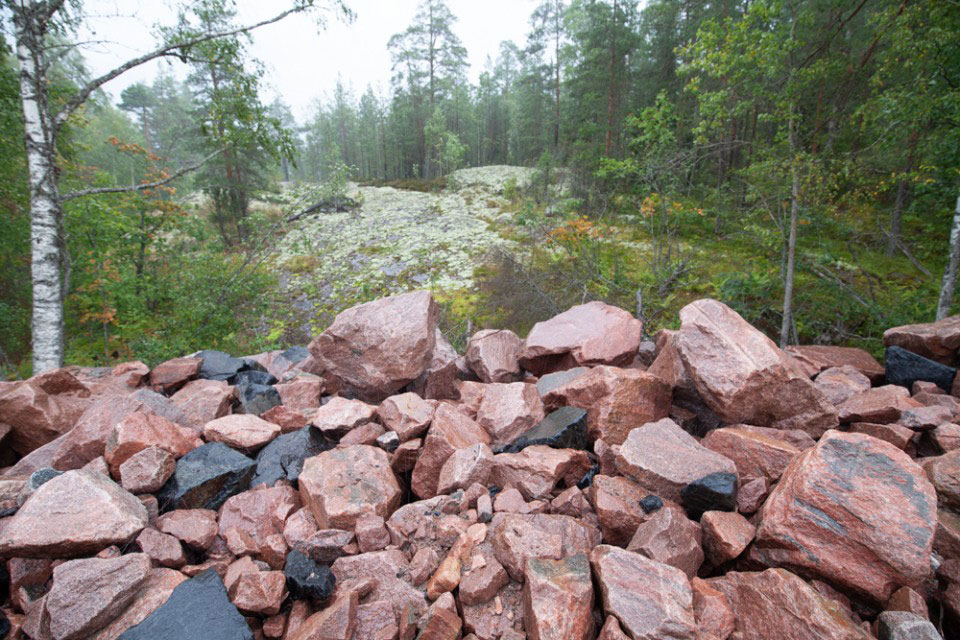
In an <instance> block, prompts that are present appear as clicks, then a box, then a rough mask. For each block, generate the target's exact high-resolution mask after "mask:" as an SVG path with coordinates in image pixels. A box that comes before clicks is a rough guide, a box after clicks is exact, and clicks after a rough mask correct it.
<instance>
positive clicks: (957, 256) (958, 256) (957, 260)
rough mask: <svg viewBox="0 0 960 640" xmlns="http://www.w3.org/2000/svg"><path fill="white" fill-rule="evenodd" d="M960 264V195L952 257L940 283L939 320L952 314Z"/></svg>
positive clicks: (955, 217)
mask: <svg viewBox="0 0 960 640" xmlns="http://www.w3.org/2000/svg"><path fill="white" fill-rule="evenodd" d="M958 266H960V196H958V197H957V208H956V211H955V212H954V214H953V225H951V227H950V257H949V259H948V260H947V267H946V269H944V271H943V283H942V284H941V285H940V300H939V301H938V303H937V320H943V319H944V318H946V317H947V316H948V315H950V305H951V304H953V291H954V289H956V286H957V267H958Z"/></svg>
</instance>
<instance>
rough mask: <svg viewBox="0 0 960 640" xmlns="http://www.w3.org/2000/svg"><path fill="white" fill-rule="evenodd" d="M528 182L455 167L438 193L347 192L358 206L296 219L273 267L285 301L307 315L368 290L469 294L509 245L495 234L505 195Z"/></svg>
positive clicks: (515, 172) (493, 169)
mask: <svg viewBox="0 0 960 640" xmlns="http://www.w3.org/2000/svg"><path fill="white" fill-rule="evenodd" d="M532 174H533V170H532V169H527V168H523V167H509V166H490V167H478V168H472V169H462V170H460V171H457V172H455V173H453V174H451V175H450V176H449V178H448V180H447V185H448V186H447V188H446V189H444V190H443V191H442V192H439V193H422V192H418V191H407V190H402V189H394V188H391V187H358V186H356V185H352V186H351V189H350V196H351V197H352V198H354V199H356V200H357V201H358V202H360V207H359V208H357V209H354V210H350V211H345V212H341V213H320V214H317V215H312V216H309V217H306V218H304V219H303V220H301V221H299V222H298V223H297V224H296V225H295V226H294V228H292V229H291V230H290V231H289V232H288V233H287V234H286V235H285V237H284V238H283V240H282V241H281V243H280V245H279V247H278V250H277V253H276V255H275V257H274V260H273V263H274V265H275V266H276V268H277V269H278V270H279V272H280V273H281V282H282V285H283V286H284V287H285V288H286V290H287V293H288V295H289V296H290V297H291V298H292V299H293V300H295V301H297V302H296V304H297V305H298V306H299V307H300V308H301V309H302V310H303V311H306V312H309V314H310V315H311V316H316V315H317V314H323V313H329V312H330V311H331V310H335V311H339V310H340V309H343V308H345V307H347V306H349V305H350V304H352V303H353V302H354V301H356V300H357V299H358V298H363V297H364V296H365V294H366V292H377V293H383V294H393V293H399V292H402V291H409V290H411V289H416V288H429V289H431V290H435V291H436V290H460V289H469V288H471V287H472V285H473V272H474V269H475V267H477V266H478V265H479V264H480V263H481V262H482V260H483V258H484V257H485V256H486V255H487V254H488V253H489V252H490V251H491V250H494V249H506V250H509V249H510V247H511V246H512V243H511V242H510V241H509V240H507V239H505V238H504V237H502V236H501V235H500V234H499V233H498V232H497V231H496V228H497V227H498V226H505V225H506V224H508V223H509V222H510V216H509V214H505V213H503V211H502V207H503V206H504V205H505V203H506V201H505V199H504V190H505V188H506V187H507V185H508V184H510V183H512V184H513V185H515V186H518V187H521V188H522V187H523V186H524V185H526V184H527V183H528V182H529V180H530V177H531V176H532Z"/></svg>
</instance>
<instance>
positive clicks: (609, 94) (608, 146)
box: [604, 0, 617, 156]
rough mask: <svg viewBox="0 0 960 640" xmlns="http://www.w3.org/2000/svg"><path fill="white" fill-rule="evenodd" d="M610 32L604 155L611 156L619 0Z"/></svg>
mask: <svg viewBox="0 0 960 640" xmlns="http://www.w3.org/2000/svg"><path fill="white" fill-rule="evenodd" d="M612 27H613V28H612V29H611V32H610V88H609V91H608V92H607V142H606V145H605V153H604V155H606V156H609V155H610V151H611V150H612V148H613V104H614V101H613V92H614V86H615V72H616V60H617V44H616V43H617V37H616V33H617V31H616V30H617V0H613V21H612Z"/></svg>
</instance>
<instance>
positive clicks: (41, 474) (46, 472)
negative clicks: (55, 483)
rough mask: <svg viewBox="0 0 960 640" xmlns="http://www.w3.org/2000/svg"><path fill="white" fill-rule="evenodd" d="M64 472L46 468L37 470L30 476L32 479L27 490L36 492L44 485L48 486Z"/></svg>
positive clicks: (28, 481)
mask: <svg viewBox="0 0 960 640" xmlns="http://www.w3.org/2000/svg"><path fill="white" fill-rule="evenodd" d="M62 475H63V471H57V470H56V469H51V468H49V467H46V468H44V469H37V470H36V471H34V472H33V473H31V474H30V479H29V480H27V488H28V489H29V490H30V491H36V490H37V489H39V488H40V487H42V486H43V485H45V484H47V483H48V482H50V481H51V480H53V479H54V478H56V477H57V476H62Z"/></svg>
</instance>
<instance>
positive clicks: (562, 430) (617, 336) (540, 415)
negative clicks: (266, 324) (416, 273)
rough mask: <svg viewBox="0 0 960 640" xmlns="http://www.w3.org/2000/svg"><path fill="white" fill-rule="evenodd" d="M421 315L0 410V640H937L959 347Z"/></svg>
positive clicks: (955, 605) (409, 308)
mask: <svg viewBox="0 0 960 640" xmlns="http://www.w3.org/2000/svg"><path fill="white" fill-rule="evenodd" d="M438 315H439V312H438V308H437V305H436V303H435V302H434V300H433V298H432V297H431V295H430V294H429V293H427V292H415V293H410V294H404V295H398V296H393V297H391V298H386V299H383V300H378V301H375V302H370V303H367V304H363V305H360V306H357V307H354V308H352V309H349V310H347V311H345V312H343V313H342V314H340V315H339V316H338V317H337V318H336V320H335V321H334V322H333V324H332V325H331V326H330V327H329V328H328V329H327V330H326V331H325V332H324V333H323V334H321V335H320V336H318V337H317V339H315V340H314V341H313V342H312V343H311V344H310V345H309V346H308V347H294V348H291V349H287V350H285V351H273V352H268V353H262V354H257V355H254V356H248V357H234V356H231V355H229V354H225V353H221V352H216V351H201V352H198V353H195V354H189V355H187V356H184V357H182V358H177V359H175V360H170V361H168V362H164V363H161V364H159V365H157V366H156V367H155V368H153V369H152V370H151V369H149V368H148V367H147V366H146V365H144V364H143V363H139V362H133V363H125V364H121V365H118V366H116V367H113V368H111V369H84V368H78V367H67V368H64V369H59V370H56V371H50V372H44V373H42V374H40V375H37V376H34V377H33V378H31V379H29V380H24V381H17V382H2V383H0V452H2V455H0V464H3V465H7V466H5V467H3V468H2V469H0V638H7V639H11V640H13V639H22V638H31V639H34V640H80V639H81V638H95V639H98V640H116V639H117V638H123V639H125V640H131V639H134V638H137V639H139V638H144V639H146V638H150V639H166V638H170V639H173V638H176V639H178V640H183V639H187V640H191V639H194V638H195V639H200V638H203V639H211V638H212V639H214V640H218V639H220V638H223V639H224V640H226V639H228V638H229V639H251V640H252V639H254V638H257V639H286V640H334V639H336V640H413V639H414V638H417V639H420V640H458V639H465V640H521V639H524V638H526V639H528V640H597V639H600V640H622V639H627V640H661V639H670V640H726V639H727V638H730V639H734V640H766V639H780V638H787V639H790V640H807V639H809V640H821V639H827V640H840V639H844V640H847V639H850V640H861V639H862V640H866V639H869V638H879V639H881V640H891V639H894V638H897V639H899V638H922V639H926V638H941V637H946V638H955V637H958V636H957V633H958V630H960V382H958V381H957V375H956V366H957V365H958V364H960V353H958V349H960V318H950V319H947V320H944V321H941V322H939V323H934V324H916V325H909V326H905V327H897V328H893V329H890V330H889V331H887V333H886V334H885V336H884V343H885V346H886V347H887V354H886V358H885V364H883V365H882V364H880V363H879V362H878V361H877V360H876V359H875V358H874V357H873V356H871V355H870V354H869V353H867V352H866V351H863V350H861V349H856V348H850V347H832V346H823V345H807V346H796V347H790V348H789V349H787V350H785V351H784V350H781V349H779V348H778V347H777V346H776V345H775V344H774V343H773V342H772V341H770V340H769V339H768V338H767V337H766V336H765V335H763V334H762V333H761V332H760V331H758V330H757V329H756V328H754V327H752V326H751V325H750V324H749V323H747V322H746V321H745V320H743V318H741V317H740V316H739V315H738V314H737V313H736V312H735V311H734V310H733V309H731V308H729V307H727V306H726V305H724V304H722V303H720V302H718V301H716V300H699V301H697V302H694V303H691V304H689V305H687V306H686V307H685V308H684V309H683V310H682V311H681V313H680V328H679V329H678V330H676V331H666V330H665V331H661V332H660V333H658V334H657V335H656V336H653V339H651V340H645V339H644V327H643V325H642V323H641V322H640V321H638V320H636V319H635V318H633V317H632V316H631V315H630V314H629V313H627V312H626V311H623V310H621V309H617V308H615V307H612V306H610V305H607V304H604V303H602V302H589V303H587V304H584V305H580V306H577V307H574V308H572V309H570V310H568V311H566V312H564V313H561V314H559V315H558V316H556V317H554V318H550V319H547V320H545V321H544V322H541V323H538V324H537V325H536V326H534V327H533V329H532V330H531V331H530V333H529V335H528V336H527V337H526V338H525V339H522V338H521V337H520V336H517V335H516V334H514V333H513V332H510V331H506V330H498V329H496V328H488V329H484V330H482V331H479V332H477V333H476V334H475V335H474V336H471V337H470V338H469V339H468V341H467V350H466V353H465V354H463V355H460V354H458V353H457V352H456V351H455V350H454V349H453V348H452V347H451V346H450V343H449V342H448V341H447V340H446V339H445V338H444V336H443V335H442V334H441V333H440V331H439V329H438V326H437V322H438Z"/></svg>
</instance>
